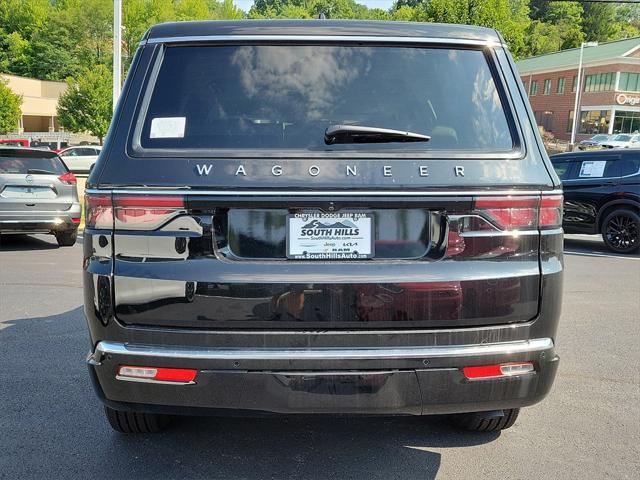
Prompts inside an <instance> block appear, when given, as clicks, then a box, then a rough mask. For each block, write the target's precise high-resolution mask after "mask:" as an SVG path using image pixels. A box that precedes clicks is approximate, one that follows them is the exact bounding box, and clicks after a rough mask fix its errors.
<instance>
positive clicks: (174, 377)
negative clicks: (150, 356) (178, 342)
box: [116, 365, 198, 383]
mask: <svg viewBox="0 0 640 480" xmlns="http://www.w3.org/2000/svg"><path fill="white" fill-rule="evenodd" d="M197 373H198V371H197V370H193V369H189V368H160V367H133V366H130V365H121V366H120V368H118V374H117V375H116V378H117V379H118V380H134V381H135V380H138V381H143V382H151V383H153V382H163V383H164V382H175V383H192V382H193V381H194V380H195V378H196V374H197Z"/></svg>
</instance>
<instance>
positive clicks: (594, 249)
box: [564, 235, 640, 259]
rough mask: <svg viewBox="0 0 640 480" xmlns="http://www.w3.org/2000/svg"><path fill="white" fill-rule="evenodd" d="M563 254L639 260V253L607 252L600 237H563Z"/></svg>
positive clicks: (607, 249)
mask: <svg viewBox="0 0 640 480" xmlns="http://www.w3.org/2000/svg"><path fill="white" fill-rule="evenodd" d="M564 253H565V254H566V255H583V256H594V257H609V258H636V259H637V258H640V252H636V253H633V254H623V253H615V252H613V251H611V250H609V248H608V247H607V246H606V245H605V243H604V241H603V240H602V237H601V236H600V235H575V236H574V235H565V237H564Z"/></svg>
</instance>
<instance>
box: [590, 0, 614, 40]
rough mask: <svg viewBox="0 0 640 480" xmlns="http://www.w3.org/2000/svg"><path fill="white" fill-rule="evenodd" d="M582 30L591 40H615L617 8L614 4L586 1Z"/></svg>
mask: <svg viewBox="0 0 640 480" xmlns="http://www.w3.org/2000/svg"><path fill="white" fill-rule="evenodd" d="M583 9H584V16H583V20H582V30H583V32H584V35H585V37H586V40H587V41H589V42H592V41H597V42H606V41H608V40H613V39H614V35H615V31H616V24H615V8H614V6H613V5H612V4H604V3H584V4H583Z"/></svg>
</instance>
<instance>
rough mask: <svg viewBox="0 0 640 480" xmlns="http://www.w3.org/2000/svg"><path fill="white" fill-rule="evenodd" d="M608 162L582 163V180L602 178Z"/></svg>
mask: <svg viewBox="0 0 640 480" xmlns="http://www.w3.org/2000/svg"><path fill="white" fill-rule="evenodd" d="M606 164H607V162H606V161H599V162H596V161H590V162H582V166H581V167H580V178H600V177H602V176H603V175H604V167H605V165H606Z"/></svg>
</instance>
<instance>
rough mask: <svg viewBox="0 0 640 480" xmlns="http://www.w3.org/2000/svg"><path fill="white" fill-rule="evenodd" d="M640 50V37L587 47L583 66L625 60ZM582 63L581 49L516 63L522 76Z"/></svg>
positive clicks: (539, 56)
mask: <svg viewBox="0 0 640 480" xmlns="http://www.w3.org/2000/svg"><path fill="white" fill-rule="evenodd" d="M638 48H640V37H634V38H627V39H625V40H616V41H615V42H606V43H601V44H600V45H598V46H597V47H585V48H584V56H583V59H582V62H583V64H587V65H588V64H590V63H597V62H606V61H610V62H613V61H614V59H616V58H618V59H620V58H625V57H627V56H628V55H630V54H631V53H632V52H633V51H634V50H636V49H638ZM579 61H580V48H571V49H568V50H562V51H560V52H555V53H547V54H545V55H538V56H537V57H530V58H525V59H524V60H520V61H518V62H516V66H517V67H518V71H519V72H520V74H521V75H522V74H525V73H529V72H545V71H553V70H563V69H564V70H566V69H570V68H577V67H578V62H579ZM639 61H640V60H639Z"/></svg>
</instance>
